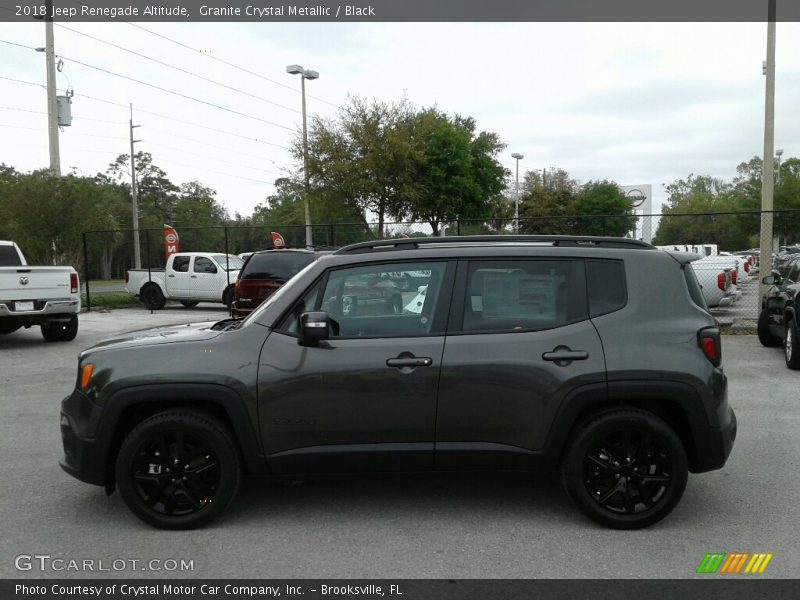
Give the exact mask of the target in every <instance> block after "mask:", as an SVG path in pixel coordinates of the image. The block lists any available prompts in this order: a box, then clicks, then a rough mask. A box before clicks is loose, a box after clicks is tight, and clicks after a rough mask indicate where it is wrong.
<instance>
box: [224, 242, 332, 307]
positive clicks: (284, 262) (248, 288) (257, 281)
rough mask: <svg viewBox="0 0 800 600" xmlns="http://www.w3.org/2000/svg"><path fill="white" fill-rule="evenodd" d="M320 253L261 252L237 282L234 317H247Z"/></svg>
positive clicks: (248, 262)
mask: <svg viewBox="0 0 800 600" xmlns="http://www.w3.org/2000/svg"><path fill="white" fill-rule="evenodd" d="M321 254H330V252H327V253H325V252H320V251H314V250H289V249H281V250H261V251H259V252H254V253H253V254H251V255H250V257H249V258H248V259H247V262H245V263H244V266H243V267H242V270H241V271H239V279H237V280H236V292H235V296H234V301H233V316H234V317H246V316H247V315H249V314H250V313H251V312H252V311H253V310H254V309H255V308H256V307H258V305H259V304H261V303H262V302H263V301H264V300H266V299H267V298H269V297H270V296H271V295H272V294H273V293H275V292H276V291H277V290H278V289H279V288H280V287H281V286H283V284H285V283H286V282H287V281H289V279H291V278H292V277H293V276H294V275H296V274H297V273H299V272H300V271H302V270H303V269H304V268H305V267H306V266H307V265H309V264H310V263H312V262H314V261H315V260H316V259H317V258H318V257H319V256H320V255H321Z"/></svg>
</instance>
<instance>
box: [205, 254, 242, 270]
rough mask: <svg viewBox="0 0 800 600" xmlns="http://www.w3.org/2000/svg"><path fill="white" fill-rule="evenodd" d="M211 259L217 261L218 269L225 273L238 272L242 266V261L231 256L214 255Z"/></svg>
mask: <svg viewBox="0 0 800 600" xmlns="http://www.w3.org/2000/svg"><path fill="white" fill-rule="evenodd" d="M212 258H213V259H214V260H215V261H217V264H218V265H219V266H220V268H221V269H222V270H223V271H225V270H228V271H238V270H239V269H241V268H242V265H244V261H243V260H242V259H241V258H239V257H238V256H235V255H233V254H228V255H227V256H226V255H225V254H214V255H213V256H212Z"/></svg>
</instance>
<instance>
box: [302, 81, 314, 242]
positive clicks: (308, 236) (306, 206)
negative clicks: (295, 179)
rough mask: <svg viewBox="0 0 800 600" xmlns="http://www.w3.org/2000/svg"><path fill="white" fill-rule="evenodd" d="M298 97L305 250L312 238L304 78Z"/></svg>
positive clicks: (312, 240)
mask: <svg viewBox="0 0 800 600" xmlns="http://www.w3.org/2000/svg"><path fill="white" fill-rule="evenodd" d="M300 89H301V92H300V95H301V96H302V97H303V179H304V183H305V193H304V194H303V210H304V211H305V220H306V248H309V249H310V248H313V247H314V237H313V234H312V232H311V207H310V204H311V203H310V202H309V198H308V197H309V195H310V193H311V186H310V185H309V183H308V131H307V129H306V77H305V74H304V75H303V76H302V77H300Z"/></svg>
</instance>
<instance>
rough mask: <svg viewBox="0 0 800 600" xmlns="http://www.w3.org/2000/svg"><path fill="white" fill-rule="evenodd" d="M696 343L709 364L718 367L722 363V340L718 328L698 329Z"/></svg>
mask: <svg viewBox="0 0 800 600" xmlns="http://www.w3.org/2000/svg"><path fill="white" fill-rule="evenodd" d="M697 343H698V345H699V346H700V349H701V350H702V351H703V354H705V355H706V358H707V359H708V360H709V361H711V364H713V365H714V366H715V367H718V366H719V365H720V364H721V363H722V340H721V338H720V335H719V329H718V328H716V327H706V328H705V329H701V330H700V331H698V332H697Z"/></svg>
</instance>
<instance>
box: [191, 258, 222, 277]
mask: <svg viewBox="0 0 800 600" xmlns="http://www.w3.org/2000/svg"><path fill="white" fill-rule="evenodd" d="M194 272H195V273H216V272H217V267H216V265H215V264H214V263H213V262H212V261H211V259H210V258H206V257H205V256H198V257H197V258H195V259H194Z"/></svg>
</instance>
